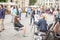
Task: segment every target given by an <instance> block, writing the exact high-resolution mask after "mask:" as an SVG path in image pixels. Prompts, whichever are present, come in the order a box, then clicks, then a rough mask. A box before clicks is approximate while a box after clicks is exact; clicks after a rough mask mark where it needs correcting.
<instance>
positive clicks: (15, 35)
mask: <svg viewBox="0 0 60 40" xmlns="http://www.w3.org/2000/svg"><path fill="white" fill-rule="evenodd" d="M49 18H52V16H51V15H49ZM29 19H30V17H27V18H26V17H25V14H24V13H23V14H22V20H21V23H22V24H23V25H25V27H26V34H25V35H26V37H23V32H22V30H20V31H19V32H18V31H16V30H14V26H13V23H11V15H6V18H5V21H4V26H5V30H4V31H3V32H1V33H0V40H33V32H34V31H33V30H34V29H33V28H32V25H29ZM48 20H49V21H48V23H49V22H50V19H48ZM51 22H52V21H51ZM31 28H32V29H33V30H31Z"/></svg>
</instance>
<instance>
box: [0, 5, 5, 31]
mask: <svg viewBox="0 0 60 40" xmlns="http://www.w3.org/2000/svg"><path fill="white" fill-rule="evenodd" d="M4 19H5V8H4V7H3V5H0V31H3V30H4Z"/></svg>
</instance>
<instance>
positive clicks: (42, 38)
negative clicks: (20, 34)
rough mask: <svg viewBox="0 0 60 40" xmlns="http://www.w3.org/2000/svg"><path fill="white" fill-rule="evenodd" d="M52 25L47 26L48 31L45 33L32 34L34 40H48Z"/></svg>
mask: <svg viewBox="0 0 60 40" xmlns="http://www.w3.org/2000/svg"><path fill="white" fill-rule="evenodd" d="M52 25H53V23H52V24H49V26H48V31H47V32H45V33H44V32H38V33H34V34H35V36H34V40H48V37H49V34H50V32H51V31H50V28H51V27H52Z"/></svg>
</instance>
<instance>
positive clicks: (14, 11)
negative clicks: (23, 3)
mask: <svg viewBox="0 0 60 40" xmlns="http://www.w3.org/2000/svg"><path fill="white" fill-rule="evenodd" d="M12 16H13V19H12V21H13V23H14V18H15V16H17V9H16V7H15V6H14V7H13V10H12Z"/></svg>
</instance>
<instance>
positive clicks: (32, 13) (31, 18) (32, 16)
mask: <svg viewBox="0 0 60 40" xmlns="http://www.w3.org/2000/svg"><path fill="white" fill-rule="evenodd" d="M34 15H35V8H32V12H31V16H30V25H31V24H32V21H34Z"/></svg>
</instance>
